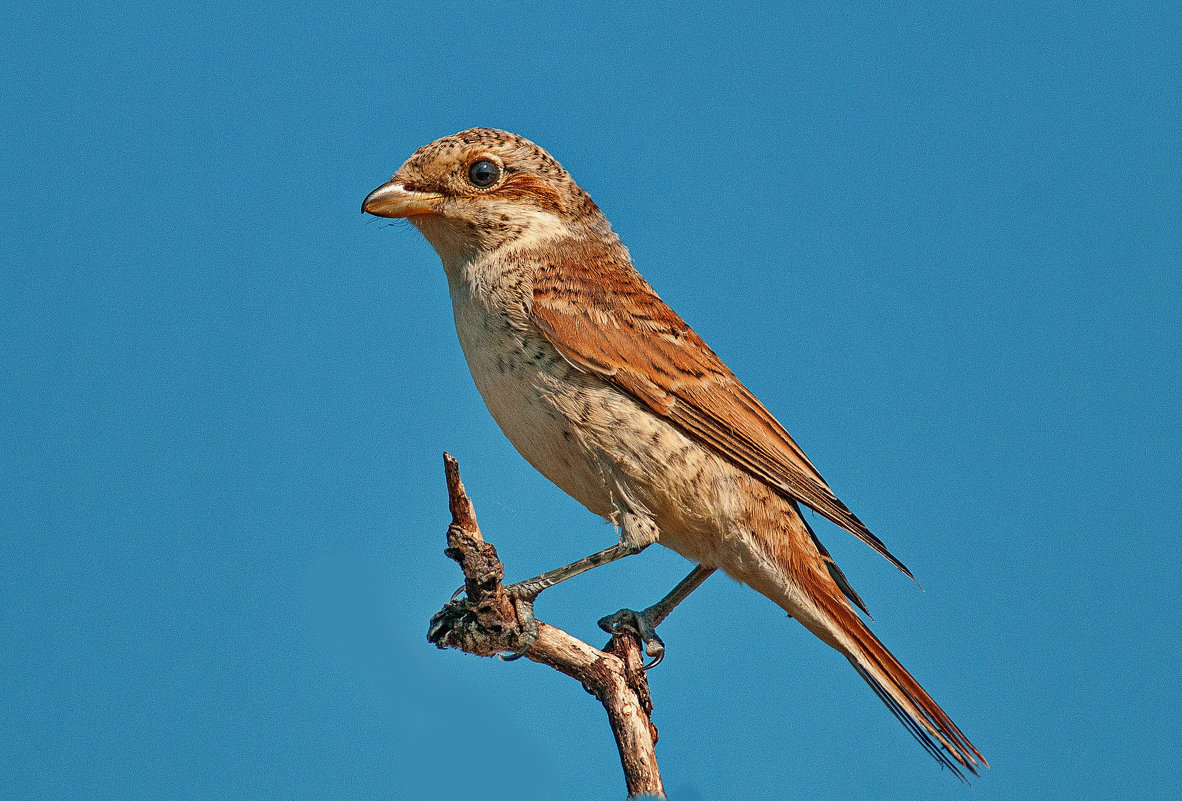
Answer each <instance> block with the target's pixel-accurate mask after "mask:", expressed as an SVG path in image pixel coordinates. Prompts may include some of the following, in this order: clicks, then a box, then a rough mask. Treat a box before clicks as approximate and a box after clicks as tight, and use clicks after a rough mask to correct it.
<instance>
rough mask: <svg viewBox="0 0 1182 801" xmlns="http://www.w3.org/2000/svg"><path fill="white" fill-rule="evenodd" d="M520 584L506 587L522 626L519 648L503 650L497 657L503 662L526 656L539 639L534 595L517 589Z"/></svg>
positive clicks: (518, 642) (518, 636)
mask: <svg viewBox="0 0 1182 801" xmlns="http://www.w3.org/2000/svg"><path fill="white" fill-rule="evenodd" d="M517 586H518V585H516V584H511V585H509V586H508V587H506V588H505V592H507V593H509V597H510V598H511V599H512V601H513V608H514V610H516V612H517V622H518V624H519V625H520V626H521V633H520V634H518V635H517V649H516V650H514V651H501V652H500V653H498V654H497V659H500V660H501V661H502V662H514V661H516V660H518V659H520V658H521V657H523V656H525V655H526V654H527V653H528V652H529V649H530V648H532V647H533V645H534V643H535V642H537V641H538V621H537V619H536V618H535V617H534V595H532V594H528V593H523V592H521V591H519V590H517V589H515V588H516V587H517Z"/></svg>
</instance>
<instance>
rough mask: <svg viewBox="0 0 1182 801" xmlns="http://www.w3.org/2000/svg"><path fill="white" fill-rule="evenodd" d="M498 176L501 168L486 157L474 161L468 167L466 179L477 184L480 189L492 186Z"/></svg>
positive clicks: (474, 184)
mask: <svg viewBox="0 0 1182 801" xmlns="http://www.w3.org/2000/svg"><path fill="white" fill-rule="evenodd" d="M500 177H501V168H500V167H498V166H497V165H496V163H494V162H491V161H489V160H488V159H481V160H480V161H474V162H472V165H471V166H470V167H468V180H469V181H471V182H472V185H473V186H479V187H480V188H481V189H486V188H488V187H490V186H492V185H493V184H495V183H496V182H497V180H498V179H499V178H500Z"/></svg>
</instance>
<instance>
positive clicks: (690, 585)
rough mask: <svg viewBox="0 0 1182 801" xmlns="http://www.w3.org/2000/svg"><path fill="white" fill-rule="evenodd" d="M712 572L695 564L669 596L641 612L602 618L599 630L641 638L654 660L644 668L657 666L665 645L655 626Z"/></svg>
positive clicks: (646, 651) (622, 612)
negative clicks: (627, 632)
mask: <svg viewBox="0 0 1182 801" xmlns="http://www.w3.org/2000/svg"><path fill="white" fill-rule="evenodd" d="M715 569H716V568H713V567H703V566H702V565H698V566H697V567H695V568H694V569H693V570H692V571H690V574H689V575H688V576H686V577H685V578H683V579H682V580H681V581H680V582H678V584H677V586H676V587H674V588H673V589H672V590H670V592H669V594H668V595H666V596H665V597H664V598H662V599H661V600H659V601H657V602H656V603H655V604H653V605H652V606H650V607H649V608H648V609H645V610H644V611H643V612H636V611H634V610H632V609H621V610H620V611H619V612H616V613H615V614H612V615H608V616H607V617H605V618H601V619H600V621H599V628H601V629H603V630H604V631H606V632H607V633H608V634H614V633H615V632H617V631H619V630H620V629H624V628H630V629H632V630H633V631H635V632H636V633H637V634H638V635H639V636H640V640H641V642H643V643H644V652H645V653H646V654H648V655H649V656H651V657H653V661H652V662H650V663H649V664H647V665H645V666H644V669H645V670H649V669H650V668H654V667H656V666H657V665H658V664H659V663H660V661H661V660H662V659H664V658H665V643H663V642H661V638H660V637H658V636H657V626H659V625H660V624H661V621H663V620H664V619H665V618H667V617H669V613H670V612H672V611H673V609H674V607H676V606H677V605H678V604H679V603H681V602H682V601H684V600H685V599H686V598H687V597H689V594H690V593H691V592H693V591H694V590H696V589H697V588H698V587H700V586H701V585H702V582H703V581H705V580H706V579H708V578H710V574H711V573H713V572H714V571H715Z"/></svg>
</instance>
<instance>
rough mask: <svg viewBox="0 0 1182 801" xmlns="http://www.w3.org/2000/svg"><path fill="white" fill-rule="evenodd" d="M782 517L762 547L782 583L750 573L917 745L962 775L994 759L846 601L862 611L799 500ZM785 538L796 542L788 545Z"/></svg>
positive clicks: (975, 770) (770, 596)
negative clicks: (848, 667)
mask: <svg viewBox="0 0 1182 801" xmlns="http://www.w3.org/2000/svg"><path fill="white" fill-rule="evenodd" d="M793 511H795V512H796V514H793V513H792V512H793ZM779 522H780V524H781V526H783V528H781V529H780V531H781V533H780V535H779V536H776V537H774V538H773V540H772V541H769V542H767V544H766V545H767V547H766V549H765V553H768V555H770V556H771V557H772V559H771V561H772V562H774V563H776V564H777V566H778V570H777V571H776V572H778V573H780V576H781V578H779V579H778V580H776V581H775V582H774V583H776V584H778V585H779V586H778V587H772V586H768V585H763V586H759V585H760V584H762V582H760V581H752V580H751V578H754V576H752V577H750V578H747V579H745V580H747V581H748V583H750V584H751V585H752V586H753V587H755V589H757V590H759V591H760V592H762V593H763V594H765V595H767V596H768V597H769V598H771V599H772V600H774V601H776V603H778V604H779V605H780V606H781V607H783V608H784V609H785V610H786V611H787V612H788V614H790V615H792V616H793V617H795V618H796V619H797V620H799V621H800V622H801V623H802V624H803V625H804V626H805V628H807V629H808V630H809V631H811V632H812V633H813V634H815V635H817V637H819V638H820V639H821V640H823V641H824V642H826V643H827V644H829V645H830V646H832V647H833V648H834V649H836V650H837V651H840V652H841V653H842V654H843V655H844V656H845V657H846V658H847V659H849V661H850V664H852V665H853V666H854V670H856V671H858V675H859V676H861V677H862V678H863V679H864V680H865V681H866V683H867V684H869V685H870V687H871V689H873V690H874V692H875V693H876V694H877V695H878V697H879V698H881V699H882V702H883V703H884V704H886V706H887V708H888V709H889V710H890V711H891V713H892V714H893V715H894V716H895V717H896V718H898V719H899V721H900V722H901V723H902V724H903V725H904V726H906V727H907V730H908V731H909V732H911V735H912V736H913V737H914V738H915V739H916V740H918V741H919V743H920V745H922V746H923V747H924V748H925V749H926V750H927V751H928V753H929V754H931V755H932V756H933V757H935V758H936V760H937V761H938V762H940V764H942V765H943V766H945V767H947V768H949V769H950V770H951V771H952V772H953V773H954V774H956V776H957V777H958V778H960V779H962V780H963V779H964V778H965V774H964V772H965V771H968V772H969V773H972V774H973V775H977V767H978V766H979V765H983V766H985V767H989V763H988V762H986V761H985V758H984V757H983V756H981V752H980V751H978V750H977V749H976V748H975V747H974V746H973V744H972V743H971V742H969V740H968V738H967V737H965V736H964V734H963V733H962V732H961V730H960V729H959V728H958V727H957V725H956V724H955V723H953V722H952V719H951V718H949V717H948V715H947V714H946V713H945V712H944V710H943V709H941V708H940V706H939V704H937V703H936V702H935V701H934V700H932V697H931V696H930V695H928V694H927V691H926V690H924V688H923V687H921V686H920V684H919V682H918V681H916V680H915V678H914V677H912V675H911V674H910V673H908V672H907V669H906V668H904V667H903V665H902V664H900V663H899V660H897V659H895V657H894V655H893V654H891V652H890V651H888V650H887V648H886V646H885V645H883V644H882V642H881V641H880V640H879V639H878V638H877V637H875V636H874V633H873V632H872V631H870V629H869V628H867V626H866V624H865V623H863V622H862V618H860V617H859V616H858V613H857V612H855V611H854V609H853V607H852V606H851V605H850V603H848V602H847V598H849V599H851V600H852V601H853V602H854V603H857V604H858V606H859V607H862V609H863V611H865V607H864V606H863V605H862V603H861V599H860V598H858V596H857V593H855V592H854V591H853V589H852V588H851V587H850V586H849V582H848V581H846V578H845V576H844V575H843V574H842V573H841V570H840V569H838V568H837V565H836V564H835V563H833V560H832V558H830V557H829V554H828V553H826V552H825V549H824V546H822V545H821V543H820V542H819V541H818V540H817V538H816V535H815V534H813V531H812V529H811V528H810V527H809V525H808V523H807V522H806V521H805V520H804V518H803V517H802V516H801V515H800V514H799V510H798V509H797V508H796V507H795V505H793V508H792V510H789V511H788V514H785V515H782V516H780V518H779ZM788 543H791V546H790V547H785V546H786V545H788ZM781 582H782V583H781Z"/></svg>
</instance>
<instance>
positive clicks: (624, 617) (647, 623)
mask: <svg viewBox="0 0 1182 801" xmlns="http://www.w3.org/2000/svg"><path fill="white" fill-rule="evenodd" d="M651 611H652V610H651V609H646V610H644V611H643V612H637V611H635V610H633V609H621V610H620V611H619V612H616V613H614V614H611V615H608V616H607V617H603V618H600V619H599V628H601V629H603V630H604V631H606V632H607V633H608V634H615V633H616V632H619V631H626V630H630V631H632V632H634V633H635V634H636V636H638V637H639V638H640V641H641V642H642V643H644V652H645V653H646V654H648V655H649V656H651V657H652V658H653V661H652V662H649V663H648V664H647V665H645V666H644V669H645V670H652V669H653V668H655V667H656V666H657V665H659V664H660V663H661V660H662V659H664V658H665V643H663V642H662V641H661V638H660V637H658V636H657V624H656V622H655V621H654V619H653V615H652V614H651Z"/></svg>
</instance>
